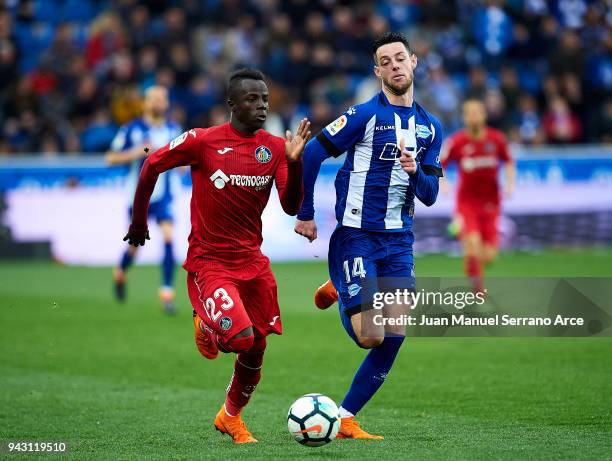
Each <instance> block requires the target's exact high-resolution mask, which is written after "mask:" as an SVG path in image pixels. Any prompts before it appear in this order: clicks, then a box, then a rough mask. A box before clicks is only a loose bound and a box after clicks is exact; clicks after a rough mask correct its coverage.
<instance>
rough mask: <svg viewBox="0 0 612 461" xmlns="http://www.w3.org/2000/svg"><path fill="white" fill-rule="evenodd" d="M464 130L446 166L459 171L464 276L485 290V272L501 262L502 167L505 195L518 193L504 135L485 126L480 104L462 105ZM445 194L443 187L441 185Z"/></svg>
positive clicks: (450, 144)
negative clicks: (494, 261) (500, 167)
mask: <svg viewBox="0 0 612 461" xmlns="http://www.w3.org/2000/svg"><path fill="white" fill-rule="evenodd" d="M463 123H464V124H465V129H464V130H461V131H459V132H457V133H455V134H454V135H453V136H451V137H449V138H448V139H447V140H446V143H445V145H444V147H443V149H442V158H441V161H442V165H443V167H444V168H446V167H447V166H448V165H449V163H452V162H456V163H457V166H458V168H459V186H458V189H457V202H456V219H457V220H458V222H459V226H460V231H459V232H460V237H461V241H462V244H463V252H464V263H465V264H464V266H465V272H466V274H467V275H468V276H469V277H470V279H471V281H472V284H473V287H474V290H475V291H482V290H483V282H482V277H483V266H484V265H486V264H489V263H491V262H492V261H493V260H494V259H495V257H496V256H497V240H498V228H497V221H498V218H499V213H500V205H501V196H500V191H499V181H498V167H499V165H500V164H503V165H504V176H505V178H504V195H506V196H509V195H510V194H511V193H512V190H513V188H514V176H515V167H514V162H513V161H512V158H511V156H510V151H509V149H508V143H507V142H506V139H505V137H504V135H503V133H502V132H501V131H498V130H496V129H493V128H490V127H488V126H487V117H486V109H485V106H484V104H483V102H482V101H480V100H478V99H468V100H466V101H465V102H464V103H463ZM443 189H444V185H443Z"/></svg>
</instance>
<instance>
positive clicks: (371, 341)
mask: <svg viewBox="0 0 612 461" xmlns="http://www.w3.org/2000/svg"><path fill="white" fill-rule="evenodd" d="M384 340H385V338H384V336H370V337H367V338H359V344H360V345H361V347H363V348H365V349H373V348H375V347H378V346H380V345H381V344H382V343H383V341H384Z"/></svg>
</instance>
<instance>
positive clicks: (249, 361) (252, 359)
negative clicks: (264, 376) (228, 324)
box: [225, 338, 265, 416]
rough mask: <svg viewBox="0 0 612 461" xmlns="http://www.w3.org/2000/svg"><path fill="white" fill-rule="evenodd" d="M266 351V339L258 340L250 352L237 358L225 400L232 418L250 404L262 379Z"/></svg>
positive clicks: (226, 409) (226, 408)
mask: <svg viewBox="0 0 612 461" xmlns="http://www.w3.org/2000/svg"><path fill="white" fill-rule="evenodd" d="M261 340H263V347H261V346H262V345H261V342H262V341H261ZM264 349H265V338H256V340H255V344H254V345H253V347H252V348H251V349H249V351H248V352H242V353H240V354H238V355H237V356H236V362H235V364H234V374H233V375H232V378H231V379H230V383H229V386H228V387H227V397H226V398H225V411H226V412H227V414H228V415H230V416H236V415H238V414H240V411H241V410H242V409H243V408H244V407H245V406H246V404H247V403H249V400H250V399H251V394H252V393H253V391H254V390H255V387H256V386H257V383H259V379H260V378H261V366H262V364H263V356H264Z"/></svg>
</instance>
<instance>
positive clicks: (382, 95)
mask: <svg viewBox="0 0 612 461" xmlns="http://www.w3.org/2000/svg"><path fill="white" fill-rule="evenodd" d="M380 98H381V100H382V103H383V104H384V105H385V106H390V107H393V109H397V110H399V111H400V112H412V111H413V109H414V105H415V102H414V100H412V106H410V107H408V106H396V105H394V104H391V103H390V102H389V100H388V99H387V95H386V94H385V92H384V91H382V90H381V91H380Z"/></svg>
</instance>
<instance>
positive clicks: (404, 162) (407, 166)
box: [400, 138, 417, 174]
mask: <svg viewBox="0 0 612 461" xmlns="http://www.w3.org/2000/svg"><path fill="white" fill-rule="evenodd" d="M400 165H401V166H402V170H404V171H405V172H406V173H409V174H414V173H416V171H417V163H416V159H415V158H414V157H413V156H412V155H411V154H410V152H408V151H407V150H406V141H405V140H404V138H402V139H400Z"/></svg>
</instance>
